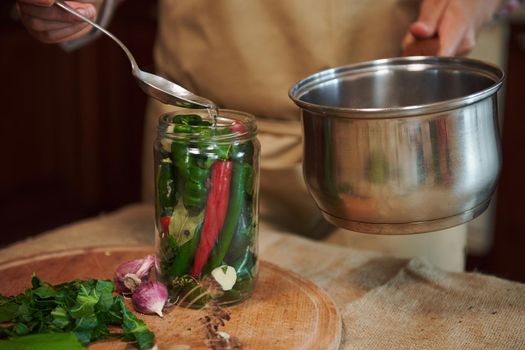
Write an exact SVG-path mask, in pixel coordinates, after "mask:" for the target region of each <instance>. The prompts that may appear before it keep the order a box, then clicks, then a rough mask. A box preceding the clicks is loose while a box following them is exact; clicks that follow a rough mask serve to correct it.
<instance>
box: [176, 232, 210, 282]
mask: <svg viewBox="0 0 525 350" xmlns="http://www.w3.org/2000/svg"><path fill="white" fill-rule="evenodd" d="M201 227H202V225H199V226H197V227H196V228H195V233H194V234H193V238H192V239H190V240H189V241H187V242H186V243H184V244H183V245H182V246H180V248H179V249H178V253H177V255H176V256H175V257H174V258H173V260H172V261H171V266H170V267H169V268H168V270H167V274H168V275H169V276H170V277H172V278H173V277H180V276H184V275H187V274H189V270H190V268H191V266H192V264H193V257H194V256H195V251H196V250H197V246H198V245H199V240H200V235H201Z"/></svg>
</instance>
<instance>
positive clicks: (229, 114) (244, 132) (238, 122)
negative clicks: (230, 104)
mask: <svg viewBox="0 0 525 350" xmlns="http://www.w3.org/2000/svg"><path fill="white" fill-rule="evenodd" d="M189 114H194V115H198V116H200V117H201V118H202V119H203V120H207V121H210V122H212V123H213V124H212V125H211V126H210V128H211V129H212V130H214V131H217V133H216V134H212V135H207V138H208V139H209V141H210V142H232V141H239V140H248V139H252V138H254V137H255V136H256V135H257V124H256V121H255V116H253V115H252V114H250V113H247V112H243V111H237V110H233V109H220V110H218V112H217V116H216V117H215V119H214V118H213V114H212V113H211V112H210V110H207V109H189V108H188V109H185V108H181V109H176V110H173V111H170V112H166V113H164V114H162V115H161V116H160V117H159V126H158V129H159V135H162V136H163V137H168V138H172V139H183V140H200V141H202V135H201V134H198V133H180V132H174V126H175V125H177V123H176V122H174V118H175V117H176V116H180V115H189ZM228 131H229V132H228Z"/></svg>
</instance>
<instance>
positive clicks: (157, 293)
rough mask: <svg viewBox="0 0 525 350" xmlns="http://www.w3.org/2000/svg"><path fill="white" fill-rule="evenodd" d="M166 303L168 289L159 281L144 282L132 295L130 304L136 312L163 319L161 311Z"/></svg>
mask: <svg viewBox="0 0 525 350" xmlns="http://www.w3.org/2000/svg"><path fill="white" fill-rule="evenodd" d="M167 301H168V289H167V288H166V286H165V285H164V284H163V283H161V282H159V281H149V282H144V283H142V284H141V285H140V286H138V288H137V289H135V292H134V293H133V295H132V297H131V303H132V304H133V307H134V308H135V310H137V311H138V312H141V313H143V314H146V315H151V314H157V315H159V316H160V317H163V316H164V315H163V314H162V310H163V309H164V306H165V305H166V302H167Z"/></svg>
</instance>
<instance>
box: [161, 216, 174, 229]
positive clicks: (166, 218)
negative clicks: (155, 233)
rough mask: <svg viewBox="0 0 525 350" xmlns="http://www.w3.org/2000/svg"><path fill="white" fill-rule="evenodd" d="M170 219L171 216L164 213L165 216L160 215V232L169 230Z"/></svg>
mask: <svg viewBox="0 0 525 350" xmlns="http://www.w3.org/2000/svg"><path fill="white" fill-rule="evenodd" d="M170 220H171V217H170V216H169V215H166V216H162V217H161V218H160V226H161V228H162V232H165V233H167V232H169V230H170Z"/></svg>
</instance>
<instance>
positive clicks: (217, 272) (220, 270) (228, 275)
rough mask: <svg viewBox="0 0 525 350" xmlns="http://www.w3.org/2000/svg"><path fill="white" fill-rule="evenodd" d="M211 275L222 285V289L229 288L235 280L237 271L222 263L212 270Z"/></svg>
mask: <svg viewBox="0 0 525 350" xmlns="http://www.w3.org/2000/svg"><path fill="white" fill-rule="evenodd" d="M211 275H212V276H213V278H214V279H215V281H217V283H219V284H220V285H221V287H222V290H230V289H232V288H233V286H234V285H235V282H237V272H236V271H235V269H234V268H233V267H231V266H228V265H222V266H219V267H217V268H215V269H213V270H212V272H211Z"/></svg>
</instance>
